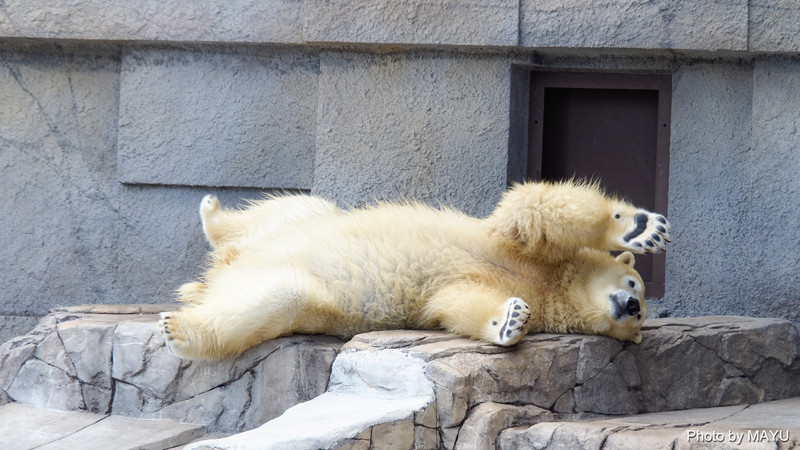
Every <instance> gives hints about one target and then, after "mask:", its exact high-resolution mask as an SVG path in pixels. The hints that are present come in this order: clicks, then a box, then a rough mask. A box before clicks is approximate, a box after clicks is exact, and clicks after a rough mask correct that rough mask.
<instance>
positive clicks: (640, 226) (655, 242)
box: [615, 210, 670, 253]
mask: <svg viewBox="0 0 800 450" xmlns="http://www.w3.org/2000/svg"><path fill="white" fill-rule="evenodd" d="M615 219H617V220H619V219H620V218H619V217H615ZM623 220H625V219H624V218H623ZM627 221H628V222H629V224H628V226H627V229H626V231H625V235H624V236H622V243H621V244H622V247H623V248H625V249H627V250H630V251H632V252H635V253H658V252H659V251H661V250H663V249H665V248H666V246H667V242H669V241H670V240H669V238H670V237H669V221H668V220H667V218H666V217H664V216H662V215H661V214H656V213H651V212H648V211H644V210H642V211H639V212H637V213H636V215H634V216H633V217H632V218H628V219H627Z"/></svg>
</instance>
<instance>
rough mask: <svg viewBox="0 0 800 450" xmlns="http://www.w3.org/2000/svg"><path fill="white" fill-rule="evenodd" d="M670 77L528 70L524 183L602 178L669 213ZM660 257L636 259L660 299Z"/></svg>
mask: <svg viewBox="0 0 800 450" xmlns="http://www.w3.org/2000/svg"><path fill="white" fill-rule="evenodd" d="M671 91H672V81H671V77H670V76H669V75H640V74H636V75H632V74H608V73H602V74H597V73H581V72H537V71H535V72H533V73H532V75H531V91H530V92H531V97H530V102H531V103H530V105H531V109H530V129H529V137H530V143H529V147H528V158H527V174H528V175H527V178H528V179H533V180H562V179H568V178H573V177H575V178H585V179H595V180H600V182H601V183H602V185H603V186H604V187H605V188H606V190H607V191H608V192H610V193H614V194H617V195H618V196H620V197H622V198H625V199H627V200H628V201H630V202H631V203H633V204H635V205H637V206H641V207H643V208H647V209H649V210H651V211H657V212H660V213H663V214H666V212H667V211H666V208H667V181H668V179H667V177H668V166H669V127H670V122H669V115H670V96H671ZM664 262H665V257H664V254H663V253H662V254H660V255H655V256H637V258H636V268H637V270H638V271H639V273H640V274H641V275H642V278H643V279H644V281H645V284H646V290H647V294H648V296H651V297H662V296H663V295H664Z"/></svg>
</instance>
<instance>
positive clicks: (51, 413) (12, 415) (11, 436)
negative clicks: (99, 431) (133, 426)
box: [0, 403, 106, 450]
mask: <svg viewBox="0 0 800 450" xmlns="http://www.w3.org/2000/svg"><path fill="white" fill-rule="evenodd" d="M104 417H106V416H103V415H97V414H90V413H86V412H67V411H58V410H55V409H44V408H39V407H36V406H31V405H25V404H22V403H10V404H7V405H3V406H2V407H0V424H2V425H0V427H1V428H2V433H0V448H3V449H8V450H12V449H14V450H16V449H19V450H23V449H32V448H39V447H40V446H42V445H45V444H49V443H51V442H54V441H57V440H58V439H61V438H64V437H66V436H69V435H70V434H72V433H74V432H76V431H78V430H80V429H83V428H86V427H88V426H91V425H92V424H94V423H97V421H99V420H102V419H103V418H104ZM79 447H80V448H83V447H82V446H79ZM62 448H63V447H62Z"/></svg>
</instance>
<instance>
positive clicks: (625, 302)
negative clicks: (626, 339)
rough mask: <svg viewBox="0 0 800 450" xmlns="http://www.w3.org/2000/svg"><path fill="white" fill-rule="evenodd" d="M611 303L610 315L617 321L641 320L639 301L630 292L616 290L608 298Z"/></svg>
mask: <svg viewBox="0 0 800 450" xmlns="http://www.w3.org/2000/svg"><path fill="white" fill-rule="evenodd" d="M609 302H610V303H611V314H612V315H613V316H614V318H615V319H617V320H625V319H628V318H631V317H635V318H636V320H639V319H641V318H642V314H641V311H642V306H641V301H640V300H639V298H637V297H636V296H634V295H631V293H630V292H628V291H625V290H618V291H615V292H613V293H612V294H611V295H610V296H609Z"/></svg>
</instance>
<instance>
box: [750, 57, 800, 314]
mask: <svg viewBox="0 0 800 450" xmlns="http://www.w3.org/2000/svg"><path fill="white" fill-rule="evenodd" d="M798 77H800V61H798V60H797V58H795V57H785V58H781V57H775V58H769V57H765V58H763V59H761V58H760V59H756V60H755V62H754V65H753V81H752V83H753V85H752V89H753V97H752V142H751V149H750V153H749V157H750V160H749V163H750V167H749V171H748V175H749V178H748V179H749V183H750V186H751V192H750V193H749V196H748V203H747V211H746V212H745V215H744V218H743V220H745V221H746V222H745V226H746V227H747V228H746V229H747V231H748V236H747V238H748V240H747V241H745V242H747V243H748V244H749V245H748V249H749V251H748V252H747V253H746V255H747V257H748V259H747V261H749V262H750V264H752V265H753V267H758V270H751V271H749V273H748V274H746V275H748V276H747V277H746V278H745V283H743V284H746V286H745V287H746V288H747V290H743V292H747V297H746V298H752V299H755V300H754V301H751V302H748V303H749V304H748V312H747V314H748V315H754V316H765V317H782V318H785V319H788V320H791V321H792V322H795V323H798V322H800V310H799V309H798V308H797V304H796V302H795V301H794V300H793V298H794V296H795V293H794V286H792V284H791V283H786V280H790V279H792V278H791V277H793V276H794V274H795V273H797V271H798V270H800V261H797V260H796V258H795V253H794V252H793V251H792V248H793V247H794V246H795V245H800V236H797V235H795V234H794V233H786V231H785V230H786V226H785V224H788V223H794V221H795V220H798V219H800V201H798V188H797V187H796V186H795V180H796V176H795V174H794V172H795V171H796V170H800V158H799V157H798V154H797V152H796V150H797V148H798V146H800V128H799V127H800V125H798V124H800V111H798V108H800V98H799V97H798V96H800V83H798ZM765 215H769V217H770V218H771V220H769V221H767V222H764V221H763V220H762V218H763V217H765ZM765 293H769V294H768V295H765ZM738 295H740V296H741V295H742V292H740V293H739V294H738ZM740 298H741V297H740Z"/></svg>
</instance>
